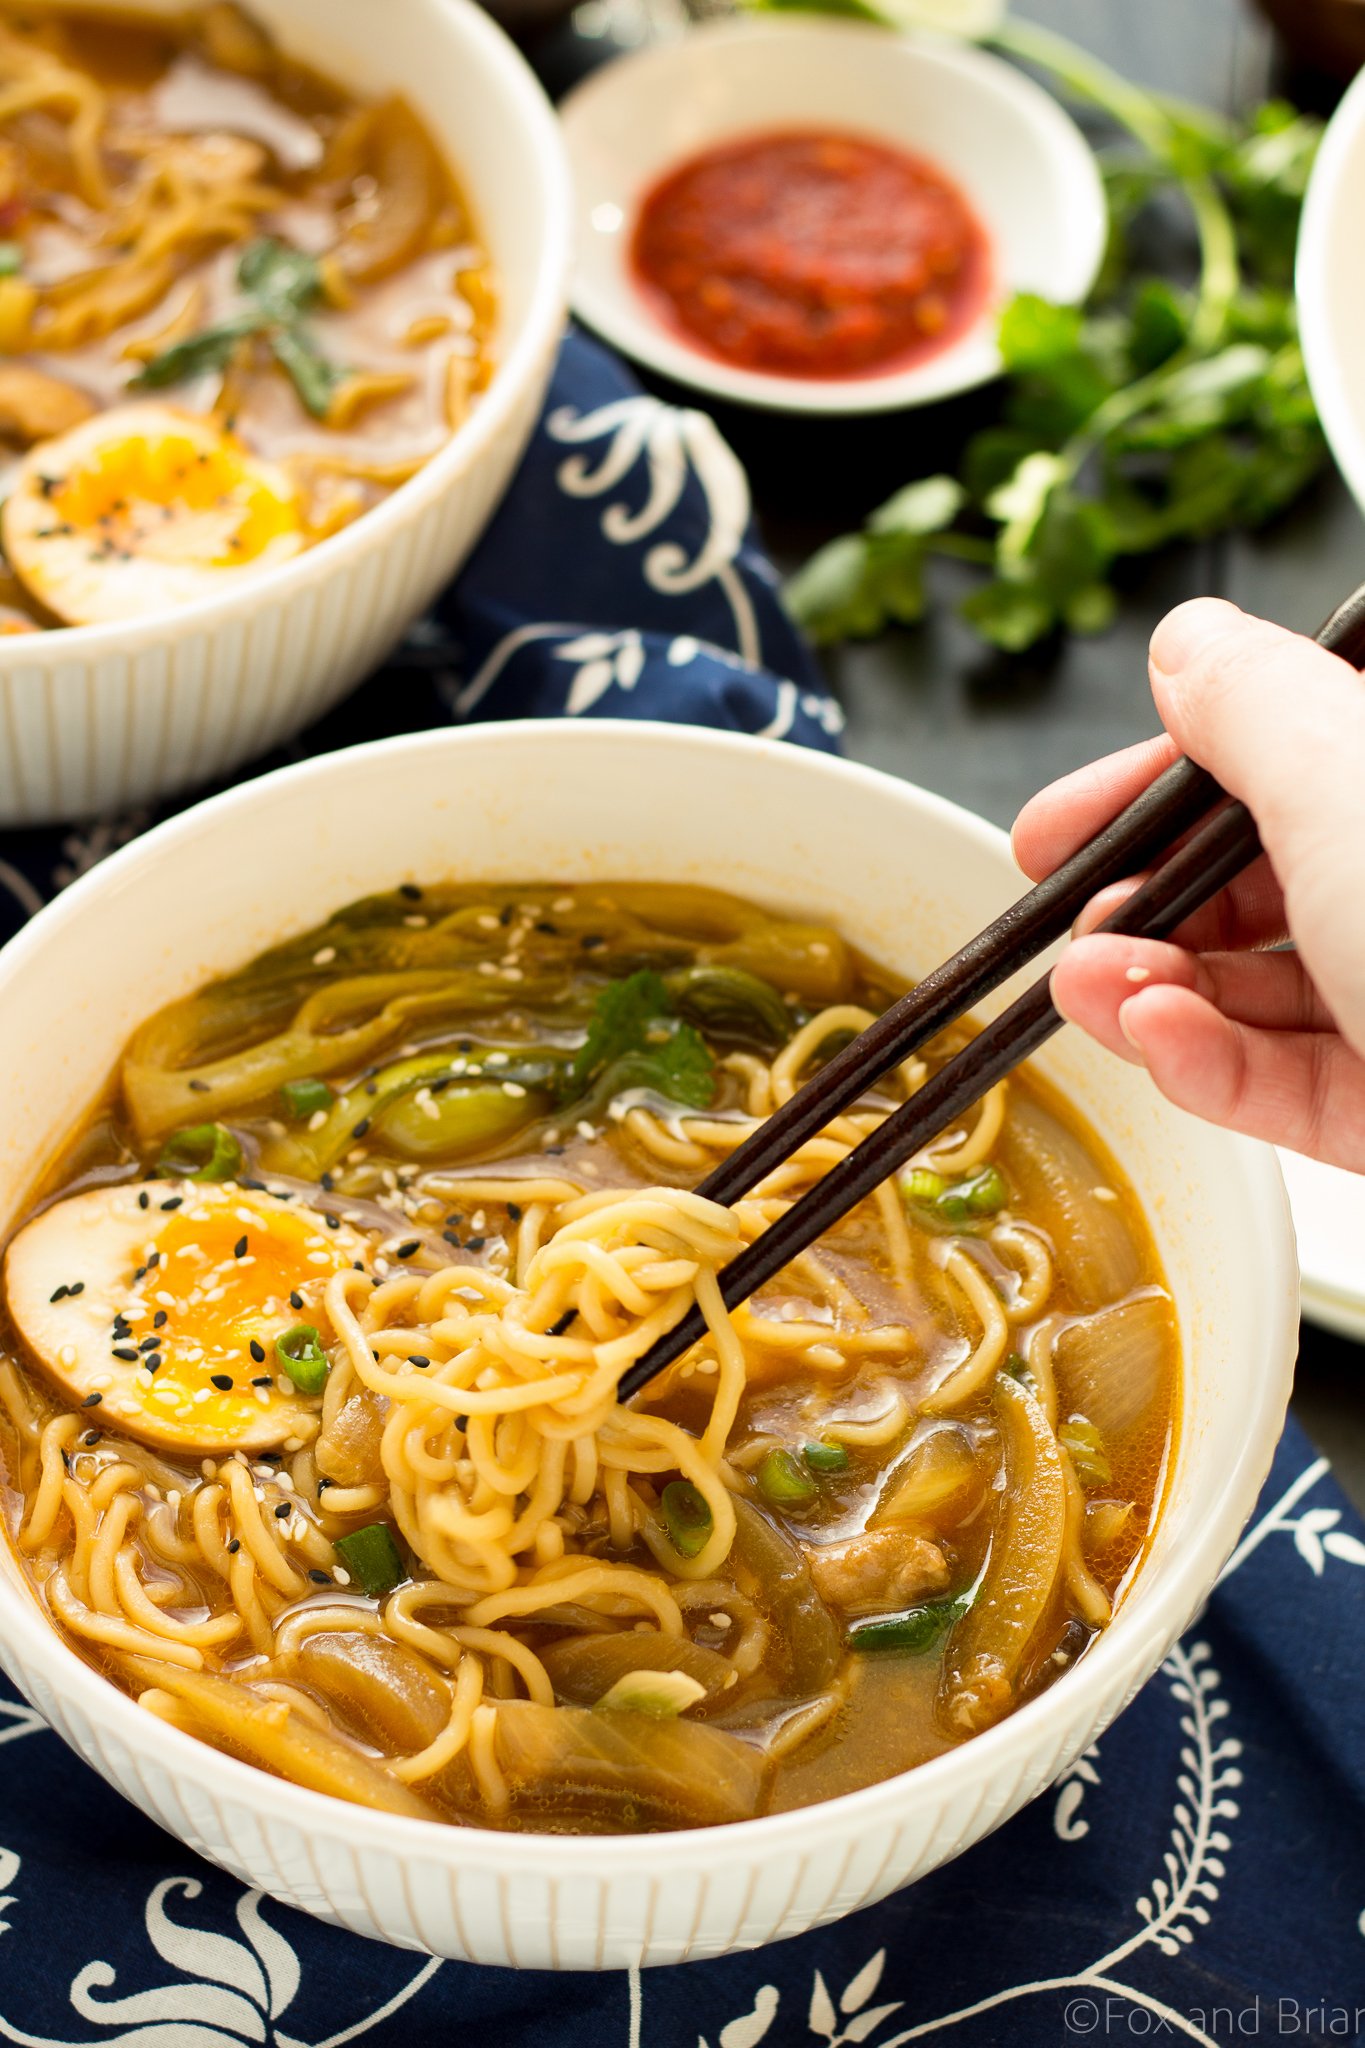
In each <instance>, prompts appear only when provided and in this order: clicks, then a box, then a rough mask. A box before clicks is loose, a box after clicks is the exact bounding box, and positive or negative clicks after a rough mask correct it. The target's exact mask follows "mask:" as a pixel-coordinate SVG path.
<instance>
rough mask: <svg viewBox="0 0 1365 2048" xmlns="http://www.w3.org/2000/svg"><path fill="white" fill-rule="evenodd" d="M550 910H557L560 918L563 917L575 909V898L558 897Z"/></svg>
mask: <svg viewBox="0 0 1365 2048" xmlns="http://www.w3.org/2000/svg"><path fill="white" fill-rule="evenodd" d="M550 908H551V910H557V911H558V912H559V914H560V916H561V917H562V916H563V915H564V913H565V911H566V910H572V909H573V897H572V896H556V897H555V900H554V902H553V903H552V904H551V905H550Z"/></svg>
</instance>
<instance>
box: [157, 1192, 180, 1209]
mask: <svg viewBox="0 0 1365 2048" xmlns="http://www.w3.org/2000/svg"><path fill="white" fill-rule="evenodd" d="M184 1199H185V1197H184V1196H183V1195H171V1196H169V1197H168V1199H167V1200H166V1201H164V1202H163V1203H162V1204H161V1206H162V1208H163V1209H178V1208H179V1207H180V1204H181V1203H182V1202H183V1201H184Z"/></svg>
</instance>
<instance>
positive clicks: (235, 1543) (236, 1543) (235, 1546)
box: [227, 1536, 242, 1557]
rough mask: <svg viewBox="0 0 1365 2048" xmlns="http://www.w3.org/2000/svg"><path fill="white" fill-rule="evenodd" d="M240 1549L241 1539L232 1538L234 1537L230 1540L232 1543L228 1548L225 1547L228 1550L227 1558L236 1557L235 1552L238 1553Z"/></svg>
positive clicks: (237, 1537) (238, 1537)
mask: <svg viewBox="0 0 1365 2048" xmlns="http://www.w3.org/2000/svg"><path fill="white" fill-rule="evenodd" d="M241 1547H242V1539H241V1537H240V1536H234V1537H233V1539H232V1541H231V1543H229V1545H228V1547H227V1550H228V1556H229V1557H236V1555H237V1552H238V1551H239V1550H240V1549H241Z"/></svg>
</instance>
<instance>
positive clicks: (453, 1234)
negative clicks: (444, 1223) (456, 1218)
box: [441, 1230, 462, 1251]
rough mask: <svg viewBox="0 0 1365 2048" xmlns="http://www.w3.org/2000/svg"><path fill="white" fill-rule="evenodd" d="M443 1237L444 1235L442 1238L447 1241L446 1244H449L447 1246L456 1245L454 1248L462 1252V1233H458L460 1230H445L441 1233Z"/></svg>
mask: <svg viewBox="0 0 1365 2048" xmlns="http://www.w3.org/2000/svg"><path fill="white" fill-rule="evenodd" d="M441 1235H442V1237H443V1238H444V1239H445V1241H446V1243H447V1244H453V1245H454V1247H455V1249H456V1251H459V1250H461V1248H462V1247H461V1240H460V1233H459V1231H458V1230H443V1231H442V1232H441Z"/></svg>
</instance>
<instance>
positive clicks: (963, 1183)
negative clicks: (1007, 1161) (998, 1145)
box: [901, 1166, 1010, 1224]
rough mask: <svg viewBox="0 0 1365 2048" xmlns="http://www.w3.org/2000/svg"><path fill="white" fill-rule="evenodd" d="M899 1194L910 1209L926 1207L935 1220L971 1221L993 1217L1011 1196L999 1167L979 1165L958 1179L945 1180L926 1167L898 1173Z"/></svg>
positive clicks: (941, 1221) (939, 1221) (951, 1222)
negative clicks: (973, 1170) (899, 1176)
mask: <svg viewBox="0 0 1365 2048" xmlns="http://www.w3.org/2000/svg"><path fill="white" fill-rule="evenodd" d="M901 1195H902V1197H903V1198H904V1200H905V1201H906V1202H908V1203H909V1204H910V1206H911V1207H912V1208H915V1209H921V1210H925V1209H927V1210H928V1211H929V1213H930V1215H931V1216H932V1217H933V1218H934V1220H935V1221H936V1222H938V1223H947V1224H957V1223H974V1222H976V1221H977V1220H978V1218H980V1217H982V1216H994V1215H995V1214H996V1212H997V1211H998V1210H1000V1209H1003V1208H1004V1206H1005V1204H1006V1203H1007V1202H1008V1200H1009V1198H1010V1191H1009V1184H1008V1182H1007V1181H1006V1179H1005V1176H1004V1174H1003V1173H1001V1171H1000V1169H999V1167H998V1166H982V1167H979V1168H978V1169H977V1171H976V1172H975V1173H969V1174H966V1175H965V1176H964V1177H963V1178H962V1179H961V1180H955V1181H949V1180H945V1179H944V1177H943V1175H942V1174H941V1173H934V1172H932V1171H931V1170H930V1168H928V1167H927V1166H917V1167H915V1168H914V1170H913V1171H912V1172H910V1173H906V1174H902V1176H901Z"/></svg>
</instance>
